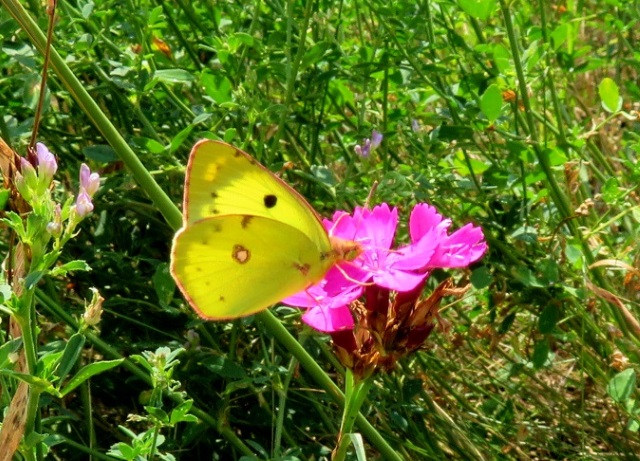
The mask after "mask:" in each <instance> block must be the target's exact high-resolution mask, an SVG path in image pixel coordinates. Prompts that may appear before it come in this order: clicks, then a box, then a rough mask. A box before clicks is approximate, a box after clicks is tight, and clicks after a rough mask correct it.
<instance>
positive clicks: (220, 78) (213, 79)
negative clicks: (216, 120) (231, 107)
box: [200, 71, 233, 104]
mask: <svg viewBox="0 0 640 461" xmlns="http://www.w3.org/2000/svg"><path fill="white" fill-rule="evenodd" d="M200 83H201V84H202V86H203V87H204V91H205V93H207V96H209V97H210V98H211V99H213V101H214V102H216V103H217V104H223V103H225V102H231V101H233V85H232V84H231V81H230V80H229V79H228V78H227V77H226V76H225V75H224V74H221V73H215V74H214V73H211V71H205V72H203V73H202V75H201V76H200Z"/></svg>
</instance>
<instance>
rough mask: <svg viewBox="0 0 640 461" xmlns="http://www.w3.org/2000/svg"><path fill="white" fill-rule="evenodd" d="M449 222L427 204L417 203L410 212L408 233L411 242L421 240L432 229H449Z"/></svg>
mask: <svg viewBox="0 0 640 461" xmlns="http://www.w3.org/2000/svg"><path fill="white" fill-rule="evenodd" d="M450 225H451V220H449V219H446V220H445V219H443V217H442V215H441V214H440V213H438V211H437V210H436V208H435V207H433V206H431V205H429V204H427V203H418V204H417V205H416V206H414V207H413V210H411V216H410V217H409V232H410V234H411V241H412V242H415V241H417V240H419V239H421V238H422V237H423V236H424V235H425V234H426V233H427V232H429V231H430V230H432V229H435V228H438V227H439V226H441V227H440V229H442V228H444V230H445V231H446V229H448V228H449V226H450Z"/></svg>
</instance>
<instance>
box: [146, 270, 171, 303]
mask: <svg viewBox="0 0 640 461" xmlns="http://www.w3.org/2000/svg"><path fill="white" fill-rule="evenodd" d="M151 280H152V282H153V288H154V289H155V290H156V294H157V295H158V300H159V301H160V303H162V304H167V305H168V304H169V303H170V302H171V300H172V299H173V293H174V292H175V291H176V282H175V281H174V280H173V277H171V273H170V272H169V264H167V263H161V264H158V266H157V267H156V271H155V273H154V274H153V277H152V278H151Z"/></svg>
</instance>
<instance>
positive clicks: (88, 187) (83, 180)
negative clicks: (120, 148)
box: [80, 163, 100, 197]
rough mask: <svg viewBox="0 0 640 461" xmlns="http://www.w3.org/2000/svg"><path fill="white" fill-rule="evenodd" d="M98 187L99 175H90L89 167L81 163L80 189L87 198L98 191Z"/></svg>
mask: <svg viewBox="0 0 640 461" xmlns="http://www.w3.org/2000/svg"><path fill="white" fill-rule="evenodd" d="M99 187H100V175H99V174H98V173H92V172H91V170H90V169H89V167H88V166H87V165H86V164H85V163H83V164H82V165H81V166H80V188H81V189H83V188H84V190H85V191H86V192H87V194H89V197H93V195H94V194H95V193H96V192H97V191H98V188H99Z"/></svg>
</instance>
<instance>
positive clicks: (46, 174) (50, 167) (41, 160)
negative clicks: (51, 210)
mask: <svg viewBox="0 0 640 461" xmlns="http://www.w3.org/2000/svg"><path fill="white" fill-rule="evenodd" d="M36 152H37V157H38V179H39V181H38V182H39V185H40V189H41V190H44V189H46V188H48V187H49V185H50V184H51V180H52V179H53V175H54V174H55V173H56V171H57V170H58V162H56V158H55V157H54V155H53V154H52V153H51V152H50V151H49V149H47V146H45V145H44V144H42V143H41V142H39V143H37V144H36Z"/></svg>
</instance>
